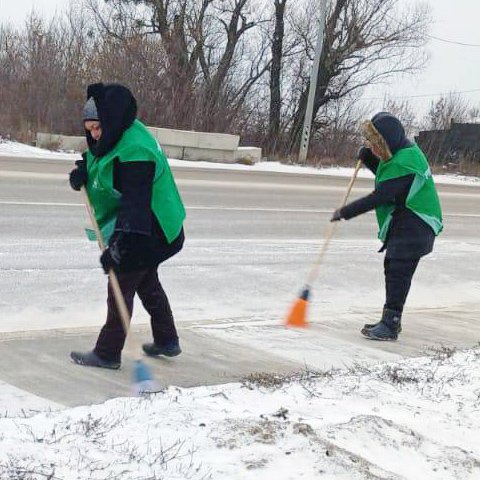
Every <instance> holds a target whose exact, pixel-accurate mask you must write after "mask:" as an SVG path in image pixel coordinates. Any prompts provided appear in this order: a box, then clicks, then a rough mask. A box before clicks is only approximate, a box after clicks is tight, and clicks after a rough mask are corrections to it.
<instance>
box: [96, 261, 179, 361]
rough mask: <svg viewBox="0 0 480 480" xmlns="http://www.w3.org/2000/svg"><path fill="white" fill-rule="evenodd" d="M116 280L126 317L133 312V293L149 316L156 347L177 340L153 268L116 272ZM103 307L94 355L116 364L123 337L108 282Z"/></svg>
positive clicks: (167, 306) (167, 303) (171, 316)
mask: <svg viewBox="0 0 480 480" xmlns="http://www.w3.org/2000/svg"><path fill="white" fill-rule="evenodd" d="M117 277H118V282H119V284H120V288H121V290H122V293H123V296H124V298H125V303H126V304H127V308H128V311H129V312H130V316H131V315H132V312H133V298H134V296H135V293H137V294H138V296H139V297H140V300H141V301H142V303H143V306H144V307H145V310H146V311H147V312H148V313H149V314H150V322H151V326H152V333H153V341H154V342H155V343H156V344H157V345H165V344H167V343H169V342H171V341H175V340H178V335H177V330H176V328H175V323H174V320H173V315H172V310H171V309H170V304H169V302H168V298H167V295H166V294H165V292H164V290H163V288H162V285H161V284H160V281H159V279H158V273H157V268H156V267H154V268H147V269H144V270H138V271H135V272H128V273H126V272H124V273H122V272H118V273H117ZM107 307H108V312H107V321H106V323H105V325H104V326H103V327H102V330H101V331H100V334H99V336H98V340H97V344H96V346H95V353H96V354H97V355H98V356H99V357H101V358H104V359H108V360H115V361H120V358H121V353H122V349H123V346H124V344H125V338H126V335H125V331H124V328H123V324H122V321H121V318H120V315H119V313H118V310H117V304H116V303H115V297H114V294H113V290H112V287H111V285H110V281H109V282H108V298H107Z"/></svg>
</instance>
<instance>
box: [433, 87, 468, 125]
mask: <svg viewBox="0 0 480 480" xmlns="http://www.w3.org/2000/svg"><path fill="white" fill-rule="evenodd" d="M471 113H473V115H475V111H474V109H473V108H472V106H471V105H469V104H468V102H467V101H466V100H465V99H464V98H463V97H462V96H461V95H460V94H458V93H449V94H448V95H445V96H442V97H440V98H439V99H438V100H436V101H433V102H432V103H431V104H430V109H429V110H428V113H427V117H426V119H425V122H424V123H425V128H426V129H427V130H448V129H449V128H450V125H451V123H452V121H455V122H457V123H460V122H464V121H466V120H468V119H469V117H471Z"/></svg>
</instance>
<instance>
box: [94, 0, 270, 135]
mask: <svg viewBox="0 0 480 480" xmlns="http://www.w3.org/2000/svg"><path fill="white" fill-rule="evenodd" d="M251 2H252V0H201V1H196V0H171V1H169V0H110V1H108V2H107V3H108V5H109V7H110V9H107V10H102V9H101V8H100V6H99V3H98V1H97V0H87V3H88V5H89V6H90V10H91V11H92V12H94V13H95V15H96V18H97V22H98V25H99V27H100V28H101V29H102V31H103V32H104V33H105V34H107V35H109V36H111V37H115V38H117V40H119V41H124V42H125V41H126V40H127V39H128V38H130V37H131V36H132V34H133V32H135V35H138V34H143V35H150V36H154V37H155V36H157V37H158V36H159V37H160V39H161V43H158V45H159V46H161V51H162V52H163V55H164V67H163V69H162V71H161V73H160V74H161V75H162V76H163V80H164V82H163V88H166V90H167V92H166V95H165V97H167V98H170V102H169V104H168V105H169V108H168V110H169V114H170V115H169V116H170V118H171V121H172V123H174V124H175V125H176V126H180V127H182V126H184V127H190V128H204V129H206V130H211V129H218V128H220V129H224V128H228V125H229V123H228V122H227V120H228V118H227V119H226V118H224V117H223V118H222V117H221V116H220V115H219V113H220V112H221V111H223V110H224V109H225V106H226V105H227V104H232V110H233V111H236V110H238V109H239V108H240V107H241V105H242V102H244V101H245V98H246V96H247V95H248V93H249V91H250V90H251V88H252V86H253V85H254V84H255V83H256V82H257V81H258V79H259V78H260V77H261V76H262V75H263V74H264V73H265V72H266V71H267V68H268V65H266V63H265V55H264V48H263V47H262V46H261V45H260V48H258V46H259V45H258V43H257V44H254V45H253V46H252V47H250V49H249V48H247V47H248V43H249V42H248V41H247V40H246V39H245V37H246V36H247V34H249V32H250V31H251V30H253V29H254V27H256V26H257V21H256V18H257V17H256V16H255V15H256V13H255V14H254V13H253V11H254V9H253V8H250V4H251ZM140 7H142V8H140ZM132 28H133V30H132ZM255 47H257V48H255ZM159 50H160V49H159ZM245 59H248V60H249V63H248V65H245V63H246V62H245ZM240 78H241V79H242V82H239V81H238V79H240ZM189 106H190V107H192V106H193V108H194V110H195V113H196V114H195V115H194V114H193V112H192V110H191V108H188V107H189Z"/></svg>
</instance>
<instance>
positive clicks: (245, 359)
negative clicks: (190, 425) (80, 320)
mask: <svg viewBox="0 0 480 480" xmlns="http://www.w3.org/2000/svg"><path fill="white" fill-rule="evenodd" d="M97 333H98V329H97V328H95V329H92V330H90V329H70V330H45V331H29V332H16V333H3V334H2V336H1V340H0V380H2V381H4V382H6V383H9V384H11V385H14V386H15V387H17V388H20V389H22V390H25V391H28V392H30V393H33V394H35V395H38V396H40V397H43V398H46V399H48V400H51V401H54V402H57V403H61V404H63V405H66V406H78V405H85V404H91V403H101V402H103V401H105V400H107V399H109V398H114V397H121V396H130V395H132V390H131V388H132V380H133V376H132V374H133V361H134V360H137V359H139V358H141V359H143V360H144V361H145V362H146V363H147V364H148V366H149V367H150V368H151V370H152V373H153V376H154V378H155V380H156V381H157V382H158V383H160V385H161V386H169V385H177V386H180V387H190V386H197V385H213V384H221V383H228V382H233V381H238V380H239V379H241V378H242V377H244V376H246V375H248V374H250V373H253V372H276V373H278V372H290V371H294V370H295V371H298V370H301V369H302V368H303V365H301V364H297V363H294V362H289V361H288V360H284V359H282V358H280V357H276V356H275V355H272V354H270V353H266V352H262V351H261V350H258V349H255V348H246V347H244V346H241V345H236V344H235V343H231V342H228V341H225V340H220V339H218V338H215V337H211V336H209V335H208V333H205V332H202V331H199V330H194V331H192V330H189V329H181V328H180V329H179V335H180V337H181V345H182V348H183V350H184V352H183V353H182V354H181V355H180V356H178V357H176V358H172V359H169V358H149V357H146V356H145V355H143V352H142V351H141V344H142V342H144V341H149V339H150V331H149V327H148V326H146V325H140V326H138V327H134V328H133V331H132V334H131V338H129V340H128V344H127V346H126V349H125V350H124V355H123V361H122V368H121V369H120V370H104V369H101V368H90V367H82V366H79V365H76V364H74V363H73V362H72V361H71V360H70V351H71V350H89V349H91V348H92V346H93V345H94V344H95V340H96V338H97Z"/></svg>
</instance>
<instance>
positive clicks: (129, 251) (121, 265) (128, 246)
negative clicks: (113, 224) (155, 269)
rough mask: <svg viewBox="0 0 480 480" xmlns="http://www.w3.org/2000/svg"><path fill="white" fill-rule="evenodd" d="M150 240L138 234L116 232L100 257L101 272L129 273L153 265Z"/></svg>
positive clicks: (148, 237) (146, 236)
mask: <svg viewBox="0 0 480 480" xmlns="http://www.w3.org/2000/svg"><path fill="white" fill-rule="evenodd" d="M151 242H152V239H151V237H150V236H148V235H142V234H140V233H126V232H116V233H114V234H113V235H112V238H111V239H110V242H109V245H108V247H107V248H106V249H105V250H104V251H103V253H102V255H101V256H100V263H101V264H102V268H103V271H104V272H105V273H108V272H109V271H110V270H112V269H113V270H115V271H117V270H118V271H123V272H130V271H134V270H140V269H142V268H146V267H148V266H150V265H151V264H153V255H152V245H151Z"/></svg>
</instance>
